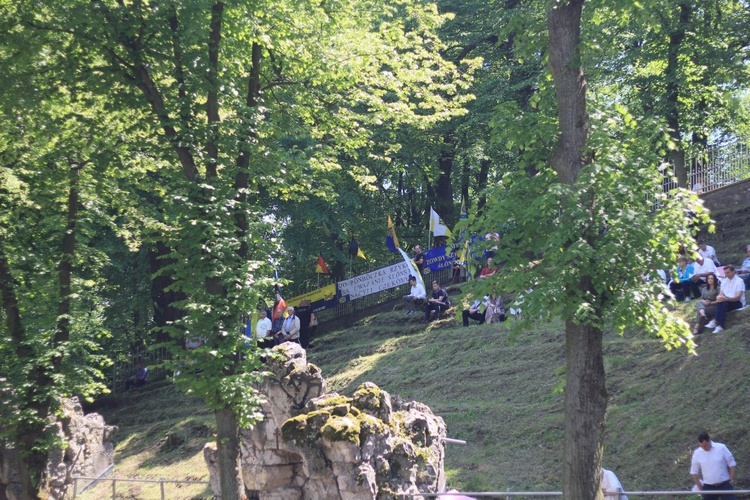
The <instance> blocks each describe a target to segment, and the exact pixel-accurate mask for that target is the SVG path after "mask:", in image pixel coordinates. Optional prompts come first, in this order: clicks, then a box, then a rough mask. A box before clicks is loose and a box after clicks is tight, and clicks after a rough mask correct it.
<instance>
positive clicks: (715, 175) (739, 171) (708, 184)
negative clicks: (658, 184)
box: [663, 139, 750, 193]
mask: <svg viewBox="0 0 750 500" xmlns="http://www.w3.org/2000/svg"><path fill="white" fill-rule="evenodd" d="M686 163H687V164H686V168H687V170H688V177H687V178H688V186H687V187H688V188H689V189H692V190H693V191H696V192H699V193H707V192H709V191H714V190H716V189H719V188H722V187H724V186H729V185H730V184H734V183H736V182H740V181H742V180H745V179H748V178H750V149H748V145H747V144H746V143H744V142H741V141H739V140H737V139H733V140H730V141H726V142H723V143H719V144H715V145H711V146H708V147H707V148H706V149H705V150H703V151H698V152H697V153H695V154H694V155H693V156H692V158H690V159H689V160H687V161H686ZM671 168H672V170H671V171H670V172H668V175H665V178H664V183H663V188H664V192H669V191H670V190H672V189H675V188H677V181H676V180H675V172H674V166H672V167H671Z"/></svg>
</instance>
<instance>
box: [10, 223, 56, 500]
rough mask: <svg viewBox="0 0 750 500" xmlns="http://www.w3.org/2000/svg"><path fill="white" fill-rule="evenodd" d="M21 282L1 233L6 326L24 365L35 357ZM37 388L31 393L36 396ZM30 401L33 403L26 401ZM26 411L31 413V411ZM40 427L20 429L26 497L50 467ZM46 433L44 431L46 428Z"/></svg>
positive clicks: (18, 439)
mask: <svg viewBox="0 0 750 500" xmlns="http://www.w3.org/2000/svg"><path fill="white" fill-rule="evenodd" d="M17 287H18V282H17V281H16V279H15V277H14V276H13V274H12V273H11V270H10V263H9V262H8V256H7V255H6V253H5V241H4V238H3V235H2V232H0V296H1V297H0V298H1V299H2V302H3V310H4V311H5V326H6V327H7V329H8V333H9V334H10V339H11V342H12V343H13V349H14V350H15V353H16V356H17V357H18V359H19V360H21V362H24V363H26V362H28V361H29V360H30V359H32V357H33V354H32V352H31V347H30V346H28V345H27V339H26V331H25V329H24V327H23V322H22V320H21V312H20V309H19V307H18V297H17V296H16V288H17ZM34 389H35V388H29V389H28V390H29V391H30V392H32V394H34V393H35V391H34ZM26 401H30V400H29V399H26ZM24 410H26V411H28V409H27V408H24ZM38 427H39V426H38V425H22V426H21V428H19V429H17V434H16V435H17V437H16V440H15V443H14V444H15V446H16V450H18V451H19V452H20V453H19V457H22V458H20V459H19V464H18V465H19V471H18V476H19V480H20V483H21V488H22V494H23V498H36V485H38V484H40V483H41V481H42V471H44V469H45V467H46V465H47V456H46V454H45V453H42V452H40V451H39V450H38V449H37V450H36V451H34V449H35V446H34V445H35V444H36V441H37V439H39V438H40V437H41V435H40V434H39V428H38ZM42 431H43V429H42Z"/></svg>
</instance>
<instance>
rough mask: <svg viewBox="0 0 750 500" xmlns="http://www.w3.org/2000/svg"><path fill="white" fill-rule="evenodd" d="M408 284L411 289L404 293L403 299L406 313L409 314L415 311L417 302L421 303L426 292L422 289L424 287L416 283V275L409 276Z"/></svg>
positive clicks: (425, 296)
mask: <svg viewBox="0 0 750 500" xmlns="http://www.w3.org/2000/svg"><path fill="white" fill-rule="evenodd" d="M409 285H410V286H411V291H410V292H409V294H408V295H404V297H403V300H404V302H405V303H406V315H407V316H411V315H412V314H414V311H416V306H417V303H418V302H419V303H421V302H422V301H423V300H424V299H425V298H427V292H425V291H424V287H423V286H422V285H420V284H419V283H417V277H416V276H409Z"/></svg>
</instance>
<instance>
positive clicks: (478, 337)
mask: <svg viewBox="0 0 750 500" xmlns="http://www.w3.org/2000/svg"><path fill="white" fill-rule="evenodd" d="M689 306H690V304H681V305H680V307H681V309H680V310H684V311H688V308H689ZM690 314H691V315H692V310H690ZM421 326H422V325H420V324H418V323H416V322H415V321H414V320H411V321H408V320H406V319H405V318H404V316H402V313H401V311H394V312H390V313H380V314H377V315H375V316H372V317H369V318H366V319H364V320H362V321H360V322H359V323H358V324H357V325H356V326H355V327H353V328H351V329H348V330H346V331H338V332H332V333H330V334H328V335H326V336H324V337H322V338H320V339H319V340H318V341H317V342H316V344H315V346H314V349H312V350H311V352H310V354H309V356H310V359H311V360H312V361H313V362H314V363H316V364H318V365H319V366H321V367H322V368H323V373H324V375H325V376H326V377H327V378H328V380H329V384H330V386H331V387H330V388H331V389H333V390H337V391H340V392H343V393H351V392H352V390H353V389H354V388H355V387H356V386H357V385H358V384H360V383H362V382H364V381H366V380H371V381H375V382H376V383H378V384H379V385H380V386H381V387H382V388H384V389H386V390H388V391H390V392H393V393H397V394H400V395H402V396H403V397H405V398H410V399H416V400H419V401H423V402H425V403H427V404H428V405H430V406H431V407H432V409H433V411H434V412H435V413H437V414H439V415H441V416H443V418H444V419H445V420H446V423H447V424H448V434H449V436H450V437H454V438H459V439H465V440H467V441H468V445H466V446H461V445H448V451H447V460H446V464H447V468H448V471H449V478H450V482H451V484H452V485H453V486H457V487H459V488H461V489H464V490H474V491H476V490H489V489H492V490H498V489H501V490H505V489H507V488H508V487H510V488H512V489H513V490H515V491H518V490H551V489H559V488H560V480H559V477H560V474H561V465H560V459H561V456H562V455H561V450H562V437H563V414H562V394H561V393H558V392H557V391H555V387H556V386H557V385H558V384H559V383H560V382H561V380H562V378H563V375H562V373H561V372H562V369H563V367H564V350H563V345H564V336H563V333H562V327H561V325H547V326H542V325H540V326H538V327H536V328H534V329H532V330H529V331H526V332H521V333H517V334H514V333H512V332H511V331H510V330H509V329H508V328H507V327H506V325H498V326H496V325H490V326H486V325H485V326H472V327H469V328H463V327H460V326H458V325H457V323H456V321H455V320H454V319H449V320H443V321H441V322H439V323H435V324H433V325H430V327H429V328H428V329H427V330H423V329H422V327H421ZM728 326H729V328H728V329H727V330H726V332H725V333H724V334H722V335H715V336H714V335H711V334H708V335H703V338H702V339H701V345H700V346H699V349H698V354H697V355H695V356H694V355H689V354H687V353H686V352H685V351H672V352H667V351H665V349H664V348H663V347H662V346H661V344H660V343H659V341H657V340H653V339H647V338H640V337H637V336H626V337H619V336H608V337H607V338H606V340H605V357H606V367H607V387H608V391H609V395H610V401H609V409H608V413H607V438H606V447H605V465H606V466H607V467H608V468H611V469H613V470H615V471H616V473H617V475H618V476H619V477H620V480H621V481H622V482H623V484H624V485H625V486H626V488H631V489H632V488H637V489H681V488H685V487H687V486H689V485H690V484H691V480H690V477H689V474H688V467H689V460H690V453H691V450H692V449H693V447H694V442H695V436H696V435H697V434H698V432H699V431H701V430H704V429H707V430H709V432H711V433H712V434H713V435H714V436H715V438H716V440H718V441H723V442H726V443H727V444H728V445H729V446H730V448H731V449H732V450H733V451H734V453H735V456H736V458H737V460H738V462H739V463H740V464H748V463H750V436H749V435H748V431H747V424H746V420H745V419H746V415H747V414H748V410H750V398H749V397H748V395H749V394H748V384H750V378H748V376H749V375H750V354H749V350H750V311H748V310H745V311H740V312H738V313H735V315H734V317H732V319H731V321H730V322H729V323H728ZM741 469H742V467H741ZM738 483H740V485H742V486H750V474H738Z"/></svg>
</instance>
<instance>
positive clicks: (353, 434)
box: [321, 415, 361, 445]
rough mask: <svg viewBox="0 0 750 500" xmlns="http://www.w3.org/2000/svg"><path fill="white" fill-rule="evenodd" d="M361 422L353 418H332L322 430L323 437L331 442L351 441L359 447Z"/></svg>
mask: <svg viewBox="0 0 750 500" xmlns="http://www.w3.org/2000/svg"><path fill="white" fill-rule="evenodd" d="M360 430H361V429H360V426H359V420H357V419H356V418H354V417H352V416H349V415H347V416H344V417H335V416H331V418H329V419H328V422H326V424H325V425H324V426H323V428H322V429H321V434H322V435H323V437H324V438H325V439H327V440H329V441H331V442H335V441H351V442H352V443H355V444H357V445H359V433H360Z"/></svg>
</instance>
